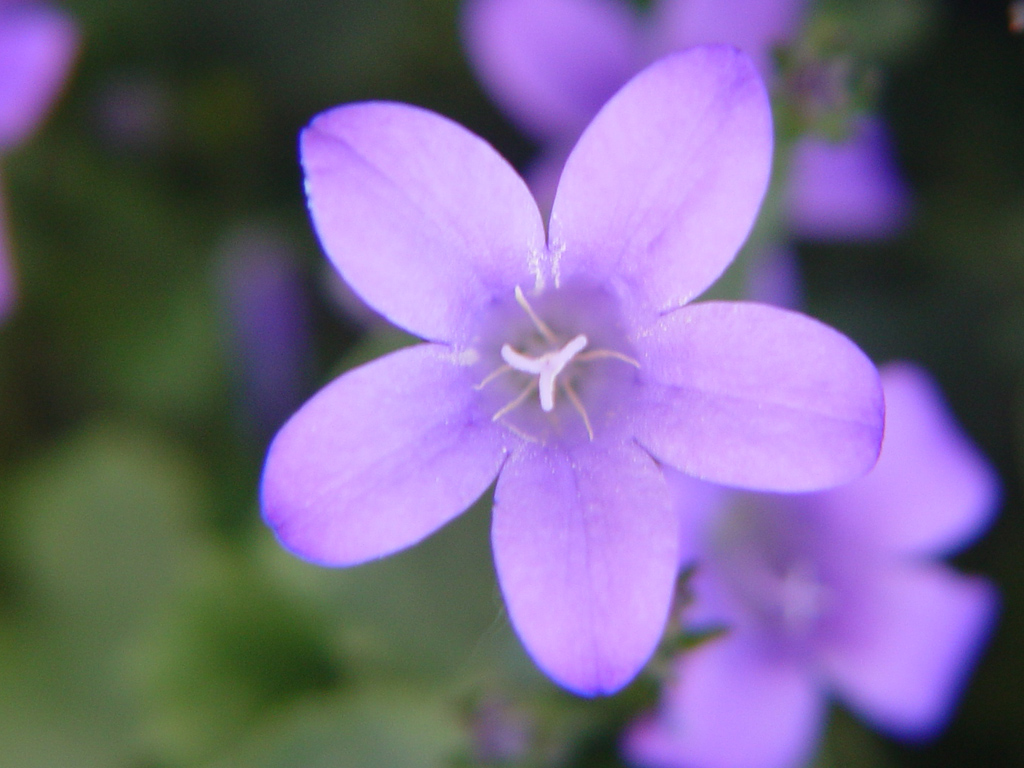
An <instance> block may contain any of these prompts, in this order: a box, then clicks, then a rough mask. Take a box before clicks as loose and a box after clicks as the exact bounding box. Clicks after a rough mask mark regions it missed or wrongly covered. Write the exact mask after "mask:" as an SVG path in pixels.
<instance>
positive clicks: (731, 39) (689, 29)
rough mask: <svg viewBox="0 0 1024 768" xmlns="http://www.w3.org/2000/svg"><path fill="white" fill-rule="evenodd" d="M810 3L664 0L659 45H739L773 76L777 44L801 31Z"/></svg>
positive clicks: (656, 27)
mask: <svg viewBox="0 0 1024 768" xmlns="http://www.w3.org/2000/svg"><path fill="white" fill-rule="evenodd" d="M806 6H807V0H772V2H770V3H766V2H764V0H663V1H662V2H660V3H657V4H656V8H655V18H654V24H653V25H652V27H653V31H654V35H655V43H654V45H655V49H656V50H660V51H664V52H668V51H677V50H680V49H682V48H689V47H691V46H694V45H710V44H715V43H726V44H728V45H734V46H736V47H737V48H739V49H740V50H741V51H743V52H745V53H746V54H747V55H749V56H750V58H752V59H753V60H754V63H755V64H756V65H757V67H758V69H759V70H760V72H761V75H762V77H764V78H765V80H770V78H771V75H772V74H773V72H774V66H773V62H772V48H773V47H774V46H776V45H779V44H782V43H785V42H787V41H788V40H790V39H791V38H792V37H793V36H794V35H795V34H796V32H797V31H798V30H799V28H800V21H801V17H802V16H803V13H804V10H805V8H806Z"/></svg>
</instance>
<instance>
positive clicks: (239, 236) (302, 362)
mask: <svg viewBox="0 0 1024 768" xmlns="http://www.w3.org/2000/svg"><path fill="white" fill-rule="evenodd" d="M218 262H219V264H218V267H219V273H218V275H217V277H218V289H219V291H218V292H219V294H220V299H221V303H222V305H223V307H224V309H225V321H226V329H227V331H228V336H229V340H228V341H229V349H230V355H231V358H232V360H233V362H234V364H235V368H236V373H237V379H238V382H239V385H240V389H241V394H242V407H243V408H242V409H243V414H244V417H245V419H246V421H247V422H248V424H249V425H250V426H251V427H252V428H253V429H254V430H255V432H256V434H257V436H259V437H262V438H264V439H265V438H267V437H269V436H270V435H271V434H273V432H274V431H275V430H276V429H277V428H278V427H280V426H281V424H283V423H284V421H285V419H286V418H287V417H288V415H289V414H291V412H292V411H293V410H295V408H296V407H297V406H298V405H299V404H300V403H301V402H302V399H303V397H304V396H305V395H306V394H308V392H309V388H308V385H309V382H310V381H311V380H312V348H311V343H310V342H311V339H310V327H309V323H310V319H309V307H308V304H307V297H306V294H305V292H304V291H303V286H302V280H301V275H300V274H299V270H298V268H297V265H296V263H295V254H294V252H293V249H292V248H291V246H290V244H289V243H288V241H287V239H286V238H285V236H284V235H283V234H281V233H280V232H278V231H276V230H274V229H273V228H271V227H268V226H260V225H252V224H250V225H246V226H242V227H239V228H238V229H236V230H235V231H233V232H231V233H230V235H229V236H228V237H227V238H226V239H225V241H224V242H223V243H222V245H221V247H220V249H219V252H218Z"/></svg>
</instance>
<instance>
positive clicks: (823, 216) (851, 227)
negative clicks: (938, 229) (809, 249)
mask: <svg viewBox="0 0 1024 768" xmlns="http://www.w3.org/2000/svg"><path fill="white" fill-rule="evenodd" d="M791 162H792V165H791V167H790V179H789V188H788V199H787V206H788V211H789V219H790V223H791V224H792V226H793V229H794V230H795V231H796V233H797V234H798V235H801V236H803V237H807V238H811V239H817V240H856V239H870V238H882V237H888V236H890V235H893V234H895V233H896V231H897V230H899V229H900V227H902V226H903V225H904V224H906V222H907V219H908V217H909V215H910V193H909V192H908V191H907V188H906V185H905V184H904V183H903V180H902V179H901V178H900V175H899V173H898V171H897V170H896V168H895V165H894V163H893V159H892V153H891V150H890V148H889V141H888V137H887V135H886V133H885V129H884V127H883V126H882V123H881V122H880V121H878V120H865V121H863V123H862V124H861V125H859V126H858V127H857V128H856V130H855V132H854V134H853V135H852V136H851V137H850V138H849V139H848V140H847V141H845V142H842V143H836V142H832V141H828V140H826V139H818V138H805V139H803V140H802V141H800V142H799V143H798V144H797V145H796V147H795V148H794V150H793V157H792V161H791Z"/></svg>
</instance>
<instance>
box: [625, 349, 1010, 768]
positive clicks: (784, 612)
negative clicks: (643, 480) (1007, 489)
mask: <svg viewBox="0 0 1024 768" xmlns="http://www.w3.org/2000/svg"><path fill="white" fill-rule="evenodd" d="M882 383H883V387H884V389H885V398H886V425H885V441H884V443H883V446H882V454H881V457H880V458H879V461H878V465H877V466H876V467H875V469H874V470H873V471H872V472H871V473H870V474H868V475H867V476H866V477H864V478H862V479H860V480H857V481H855V482H853V483H850V484H849V485H846V486H843V487H841V488H835V489H832V490H829V491H823V492H819V493H814V494H807V495H802V496H783V495H775V496H769V495H757V496H755V495H749V496H747V495H744V496H740V497H738V498H736V497H729V498H730V505H729V507H728V508H725V507H724V506H722V505H719V506H718V507H717V509H713V508H712V507H711V506H710V505H708V506H707V507H706V508H705V509H706V514H704V515H702V516H691V517H690V518H688V520H690V521H691V522H692V523H693V525H692V526H691V527H690V528H689V529H688V530H686V531H684V539H683V540H684V544H683V552H684V560H683V561H682V562H688V561H689V562H694V563H696V564H697V571H696V575H695V577H694V581H693V589H694V594H695V602H694V603H693V604H692V606H691V607H692V610H691V611H688V613H687V616H686V618H687V623H688V625H689V626H691V627H693V628H694V629H696V628H699V627H711V626H725V627H727V628H728V631H727V634H725V635H724V636H722V637H720V638H718V639H715V640H711V641H709V642H707V643H706V644H705V645H703V646H700V647H698V648H697V649H696V650H695V651H693V652H690V653H688V654H686V655H685V656H683V657H682V658H681V659H680V661H679V663H678V667H677V669H676V673H677V679H676V680H675V681H674V682H673V683H671V684H670V686H669V688H668V690H667V692H666V694H665V699H664V701H663V702H662V705H661V709H660V711H659V712H658V713H657V714H656V715H654V716H653V717H649V718H648V719H646V720H644V721H642V722H641V723H639V724H637V725H636V726H635V727H634V728H633V730H632V732H631V733H629V734H628V737H627V740H626V751H627V753H628V754H629V756H630V758H631V759H632V760H633V761H635V762H636V763H637V764H639V765H644V766H665V767H669V766H685V767H686V768H789V767H794V768H795V767H796V766H800V765H803V764H804V763H805V761H806V760H808V759H809V758H810V753H811V751H812V750H813V747H814V744H815V741H816V738H817V736H818V735H819V732H820V730H821V727H822V724H823V720H824V714H825V704H826V700H827V697H829V696H830V695H834V696H836V697H838V698H840V699H842V700H843V701H844V702H845V703H846V704H847V705H849V706H850V707H851V708H852V709H853V710H854V711H856V712H858V713H859V714H860V715H862V716H863V717H865V718H866V719H867V720H869V721H871V722H872V723H874V724H875V725H877V726H878V727H880V728H882V729H884V730H886V731H888V732H890V733H892V734H895V735H897V736H901V737H904V738H910V739H917V738H925V737H928V736H932V735H934V734H935V733H936V732H937V731H938V730H939V729H940V728H941V727H942V726H943V724H944V723H945V721H946V720H947V718H948V716H949V714H950V711H951V709H952V707H953V704H954V702H955V699H956V697H957V695H958V693H959V691H960V688H961V687H962V684H963V682H964V680H965V678H966V676H967V673H968V671H969V669H970V667H971V665H972V664H973V662H974V659H975V657H976V656H977V654H978V652H979V650H980V648H981V645H982V643H983V642H984V641H985V639H986V638H987V636H988V632H989V628H990V626H991V623H992V620H993V618H994V614H995V609H996V596H995V591H994V589H993V588H992V586H991V585H990V584H989V583H988V582H987V581H985V580H983V579H980V578H973V577H967V576H962V575H959V574H957V573H956V572H954V571H953V570H952V569H950V568H948V567H946V566H944V565H942V564H941V563H939V562H936V558H938V557H941V556H942V555H945V554H948V553H950V552H953V551H955V550H957V549H960V548H962V547H963V546H965V545H966V544H967V543H969V542H970V541H971V540H973V539H974V538H975V537H976V536H978V535H979V534H980V533H981V532H982V531H983V530H984V529H985V528H986V526H987V525H988V524H989V522H990V521H991V519H992V516H993V514H994V512H995V510H996V505H997V500H998V481H997V478H996V476H995V475H994V473H993V471H992V469H991V468H990V467H989V465H988V464H987V463H986V462H985V460H984V459H983V458H982V457H981V456H980V455H979V453H978V452H977V450H976V449H975V448H974V447H973V446H972V445H971V444H970V443H969V442H968V440H967V438H966V437H965V436H964V435H963V434H962V432H961V431H960V430H959V429H958V427H957V425H956V424H955V423H954V422H953V420H952V418H951V416H950V415H949V413H948V411H947V410H946V408H945V407H944V405H943V403H942V399H941V396H940V394H939V392H938V391H937V389H936V387H935V385H934V383H933V382H932V380H931V379H930V378H929V377H928V376H927V374H925V373H924V371H922V370H921V369H919V368H917V367H915V366H912V365H910V364H906V363H903V364H895V365H890V366H888V367H886V368H885V369H884V370H883V372H882ZM673 483H674V487H675V488H676V490H677V492H679V493H685V494H686V497H685V499H686V501H689V500H690V498H691V496H692V489H691V488H690V487H689V486H690V485H692V484H693V481H690V480H687V479H686V478H683V477H681V476H675V477H674V478H673Z"/></svg>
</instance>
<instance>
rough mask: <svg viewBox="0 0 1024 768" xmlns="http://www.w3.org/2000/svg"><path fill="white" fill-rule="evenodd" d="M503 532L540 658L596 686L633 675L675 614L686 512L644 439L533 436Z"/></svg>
mask: <svg viewBox="0 0 1024 768" xmlns="http://www.w3.org/2000/svg"><path fill="white" fill-rule="evenodd" d="M494 502H495V503H494V520H493V529H492V541H493V546H494V558H495V563H496V565H497V570H498V579H499V582H500V584H501V589H502V592H503V593H504V595H505V602H506V604H507V605H508V610H509V615H510V616H511V619H512V623H513V625H514V626H515V628H516V631H517V632H518V633H519V636H520V638H521V639H522V641H523V644H524V645H525V646H526V649H527V650H528V651H529V653H530V655H531V656H533V658H534V660H535V661H536V662H537V664H538V665H539V666H540V667H541V668H542V669H544V670H545V671H546V672H547V673H548V674H549V675H550V676H551V677H552V678H554V679H555V680H556V681H558V682H559V683H560V684H562V685H564V686H565V687H567V688H570V689H571V690H573V691H576V692H577V693H580V694H584V695H593V694H597V693H611V692H613V691H615V690H618V689H619V688H621V687H622V686H624V685H625V684H626V683H628V682H629V681H630V680H631V679H632V678H633V676H634V675H635V674H636V673H637V671H638V670H639V669H640V667H642V666H643V664H644V663H645V662H646V661H647V659H648V657H649V656H650V655H651V653H652V652H653V651H654V647H655V646H656V645H657V642H658V639H659V638H660V637H661V633H662V630H663V629H664V626H665V619H666V617H667V614H668V609H669V604H670V602H671V599H672V591H673V587H674V582H675V575H676V569H677V557H678V546H679V544H678V538H679V533H678V530H679V524H678V519H679V518H678V516H677V515H676V513H675V512H674V511H673V510H672V508H671V504H670V501H669V494H668V489H667V486H666V485H665V481H664V478H663V477H662V475H661V471H660V470H659V469H658V467H657V465H656V464H655V463H654V462H653V461H652V460H651V458H650V456H648V455H647V454H646V453H644V452H643V451H641V450H640V449H639V448H637V447H636V446H635V445H632V444H630V443H624V444H620V445H610V446H609V445H604V446H601V445H598V444H597V443H593V444H590V445H588V446H585V447H582V448H576V449H573V450H567V449H565V448H562V447H560V446H558V445H556V444H549V445H547V446H537V445H530V446H527V447H525V448H524V449H523V450H520V451H517V452H516V453H514V454H513V455H512V457H511V458H510V459H509V461H508V463H507V464H506V465H505V467H504V469H503V470H502V473H501V476H500V477H499V479H498V486H497V489H496V491H495V499H494Z"/></svg>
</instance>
